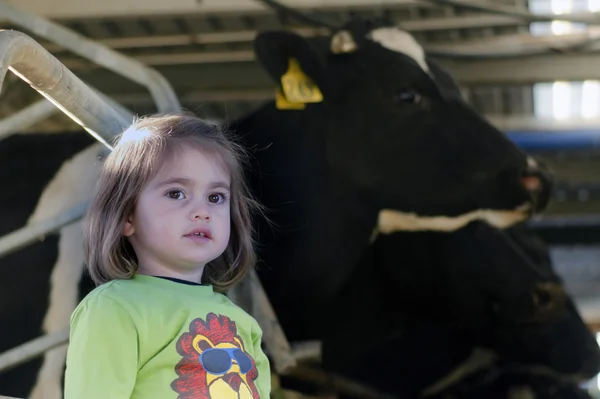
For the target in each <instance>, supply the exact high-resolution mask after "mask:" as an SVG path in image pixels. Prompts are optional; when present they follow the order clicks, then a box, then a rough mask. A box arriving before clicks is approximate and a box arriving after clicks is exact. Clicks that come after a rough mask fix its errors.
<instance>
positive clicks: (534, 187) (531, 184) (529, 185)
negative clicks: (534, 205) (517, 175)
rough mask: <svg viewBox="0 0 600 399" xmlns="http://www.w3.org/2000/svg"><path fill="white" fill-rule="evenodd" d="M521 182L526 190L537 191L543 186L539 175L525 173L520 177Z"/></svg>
mask: <svg viewBox="0 0 600 399" xmlns="http://www.w3.org/2000/svg"><path fill="white" fill-rule="evenodd" d="M521 184H522V185H523V187H525V189H526V190H527V191H531V192H538V191H541V190H542V188H543V183H542V179H540V177H539V176H534V175H526V176H523V177H521Z"/></svg>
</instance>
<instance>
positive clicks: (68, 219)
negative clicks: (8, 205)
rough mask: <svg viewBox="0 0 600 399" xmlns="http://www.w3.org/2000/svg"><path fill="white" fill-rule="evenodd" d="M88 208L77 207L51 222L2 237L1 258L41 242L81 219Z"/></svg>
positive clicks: (0, 243) (46, 221) (34, 225)
mask: <svg viewBox="0 0 600 399" xmlns="http://www.w3.org/2000/svg"><path fill="white" fill-rule="evenodd" d="M88 206H89V204H87V203H85V204H80V205H77V206H75V207H73V208H71V209H68V210H67V211H65V212H63V213H61V214H59V215H57V216H56V217H54V218H52V219H50V220H45V221H43V222H40V223H36V224H33V225H30V226H26V227H23V228H20V229H19V230H16V231H13V232H12V233H8V234H6V235H4V236H2V237H0V258H2V257H3V256H6V255H8V254H10V253H12V252H15V251H18V250H19V249H21V248H25V247H26V246H28V245H29V244H31V243H33V242H35V241H37V240H39V238H40V237H43V236H45V235H46V234H50V233H53V232H55V231H57V230H59V229H60V228H61V227H63V226H66V225H67V224H69V223H73V222H74V221H76V220H79V219H81V218H82V217H83V215H84V214H85V212H86V211H87V208H88Z"/></svg>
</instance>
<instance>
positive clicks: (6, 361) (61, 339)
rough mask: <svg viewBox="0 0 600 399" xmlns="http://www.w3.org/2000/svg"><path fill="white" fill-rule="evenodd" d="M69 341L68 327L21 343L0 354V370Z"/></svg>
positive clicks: (15, 365)
mask: <svg viewBox="0 0 600 399" xmlns="http://www.w3.org/2000/svg"><path fill="white" fill-rule="evenodd" d="M68 341H69V329H66V330H62V331H58V332H55V333H53V334H48V335H44V336H42V337H39V338H36V339H34V340H32V341H29V342H26V343H24V344H23V345H20V346H17V347H16V348H13V349H10V350H8V351H6V352H4V353H2V354H0V372H3V371H7V370H9V369H11V368H13V367H17V366H18V365H20V364H23V363H25V362H27V361H29V360H31V359H34V358H36V357H38V356H41V355H42V354H43V353H44V352H46V351H47V350H50V349H53V348H56V347H57V346H60V345H63V344H66V343H67V342H68Z"/></svg>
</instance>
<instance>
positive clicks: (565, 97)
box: [552, 82, 571, 120]
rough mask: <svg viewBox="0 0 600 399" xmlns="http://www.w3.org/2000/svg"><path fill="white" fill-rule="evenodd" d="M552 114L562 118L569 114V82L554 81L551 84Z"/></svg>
mask: <svg viewBox="0 0 600 399" xmlns="http://www.w3.org/2000/svg"><path fill="white" fill-rule="evenodd" d="M552 116H553V117H554V119H557V120H564V119H567V118H569V117H570V116H571V84H570V83H569V82H554V84H553V85H552Z"/></svg>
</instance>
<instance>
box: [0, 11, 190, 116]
mask: <svg viewBox="0 0 600 399" xmlns="http://www.w3.org/2000/svg"><path fill="white" fill-rule="evenodd" d="M0 15H1V16H2V19H4V20H8V21H10V22H12V23H14V24H17V25H19V26H21V27H23V28H25V29H27V30H28V31H30V32H32V33H35V34H36V35H38V36H40V37H43V38H44V39H47V40H50V41H52V42H54V43H56V44H58V45H60V46H61V47H63V48H65V49H68V50H70V51H72V52H73V53H75V54H77V55H79V56H81V57H83V58H86V59H88V60H91V61H93V62H94V63H96V64H98V65H100V66H103V67H104V68H107V69H109V70H111V71H113V72H115V73H116V74H119V75H121V76H125V77H126V78H128V79H130V80H132V81H134V82H137V83H139V84H141V85H142V86H145V87H147V88H148V90H149V91H150V93H151V94H152V97H153V98H154V101H155V102H156V107H157V108H158V111H159V112H176V111H180V110H181V106H180V104H179V100H178V99H177V95H176V94H175V91H174V90H173V88H172V87H171V85H170V84H169V82H168V81H167V80H166V79H165V78H164V76H162V75H161V74H160V73H159V72H158V71H156V70H155V69H153V68H150V67H148V66H146V65H144V64H142V63H141V62H139V61H136V60H133V59H131V58H129V57H127V56H125V55H123V54H120V53H118V52H116V51H114V50H112V49H111V48H110V47H107V46H105V45H103V44H100V43H98V42H95V41H93V40H90V39H87V38H86V37H85V36H83V35H80V34H78V33H76V32H74V31H72V30H70V29H67V28H65V27H63V26H60V25H59V24H56V23H54V22H52V21H49V20H47V19H44V18H42V17H39V16H37V15H34V14H30V13H28V12H25V11H22V10H19V9H17V8H15V7H13V6H12V5H10V4H8V3H7V2H5V1H0Z"/></svg>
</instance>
